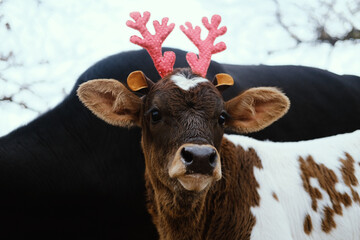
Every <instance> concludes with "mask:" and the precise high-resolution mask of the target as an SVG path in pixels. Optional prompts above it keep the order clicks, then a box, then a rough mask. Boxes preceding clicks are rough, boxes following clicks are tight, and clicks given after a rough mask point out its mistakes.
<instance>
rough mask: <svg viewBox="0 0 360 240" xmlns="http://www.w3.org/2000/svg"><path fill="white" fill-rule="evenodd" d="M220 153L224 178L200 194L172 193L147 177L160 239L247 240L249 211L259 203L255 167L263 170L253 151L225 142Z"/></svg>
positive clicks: (252, 217)
mask: <svg viewBox="0 0 360 240" xmlns="http://www.w3.org/2000/svg"><path fill="white" fill-rule="evenodd" d="M220 154H221V159H222V169H223V178H222V179H221V180H220V181H219V182H216V183H214V185H213V186H212V187H211V188H210V189H207V190H206V191H204V192H201V193H191V192H186V191H179V192H171V191H169V189H165V188H163V187H162V188H161V187H160V186H159V185H156V184H155V185H154V184H151V183H150V182H151V180H150V179H149V178H146V180H147V190H148V192H147V194H148V201H149V204H148V207H149V212H150V213H151V215H152V216H153V220H154V223H155V224H156V226H157V228H158V230H159V234H160V238H161V239H250V234H251V229H252V228H253V226H254V225H255V218H254V216H253V215H252V214H251V211H250V208H251V207H255V206H259V203H260V196H259V194H258V192H257V188H258V187H259V184H258V183H257V181H256V179H255V176H254V168H255V167H256V168H262V164H261V161H260V159H259V157H258V156H257V155H256V152H255V151H254V149H249V150H248V151H245V150H244V149H242V148H240V147H235V146H234V145H233V144H232V143H231V142H229V141H227V140H225V139H223V142H222V145H221V153H220ZM239 159H241V161H239ZM235 172H236V173H237V174H234V173H235ZM154 186H157V188H158V189H154ZM185 229H186V230H185Z"/></svg>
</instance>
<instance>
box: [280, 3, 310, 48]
mask: <svg viewBox="0 0 360 240" xmlns="http://www.w3.org/2000/svg"><path fill="white" fill-rule="evenodd" d="M273 2H274V3H275V5H276V12H275V16H276V19H277V21H278V23H279V24H280V26H281V27H282V28H283V29H284V30H285V31H286V32H287V33H288V34H289V35H290V37H291V38H293V39H294V40H295V41H296V45H299V44H300V43H302V42H303V41H302V40H301V39H300V38H299V37H298V36H297V35H296V34H295V33H293V32H292V31H291V30H290V27H289V26H287V25H286V24H285V23H284V22H283V20H282V18H283V17H282V14H281V9H280V4H279V2H278V1H277V0H273Z"/></svg>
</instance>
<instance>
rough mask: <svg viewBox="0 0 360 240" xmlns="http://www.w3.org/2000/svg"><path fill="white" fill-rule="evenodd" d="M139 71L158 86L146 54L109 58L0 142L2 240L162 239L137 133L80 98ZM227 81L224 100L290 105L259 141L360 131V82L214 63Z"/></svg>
mask: <svg viewBox="0 0 360 240" xmlns="http://www.w3.org/2000/svg"><path fill="white" fill-rule="evenodd" d="M165 50H169V49H165ZM170 50H173V51H175V53H176V57H177V60H176V63H175V67H187V63H186V61H185V52H183V51H181V50H176V49H175V50H174V49H170ZM135 70H141V71H143V72H144V73H145V74H146V75H147V76H148V77H149V78H151V79H152V80H154V81H156V80H157V79H160V76H159V75H158V73H157V71H156V69H155V68H154V67H153V63H152V60H151V59H150V57H149V56H148V54H147V52H145V51H144V50H140V51H131V52H124V53H119V54H116V55H113V56H110V57H108V58H106V59H104V60H102V61H100V62H98V63H96V64H95V65H94V66H92V67H90V68H89V69H88V70H87V71H85V72H84V73H83V74H82V75H81V76H80V78H79V79H78V81H77V82H76V84H75V86H74V89H73V90H72V92H71V93H70V94H69V96H68V97H66V98H65V99H64V101H63V102H62V103H60V104H59V105H58V106H56V107H55V108H54V109H53V110H51V111H49V112H47V113H45V114H44V115H42V116H40V117H39V118H37V119H35V120H34V121H32V122H30V123H29V124H28V125H26V126H24V127H21V128H19V129H17V130H15V131H13V132H12V133H10V134H8V135H7V136H4V137H2V138H0V219H1V223H0V239H19V238H20V239H21V238H22V239H25V238H29V237H37V238H46V239H68V238H75V239H156V238H157V233H156V230H155V228H154V227H153V225H152V223H151V219H150V217H149V215H148V214H147V212H146V208H145V197H144V190H145V187H144V178H143V172H144V162H143V156H142V153H141V149H140V144H139V141H140V130H139V129H130V130H129V129H120V128H118V127H112V126H110V125H108V124H106V123H105V122H103V121H102V120H100V119H98V118H97V117H95V116H94V115H93V114H92V113H91V112H90V111H89V110H88V109H87V108H85V107H84V106H83V105H82V104H81V103H80V102H79V100H78V98H77V96H76V89H77V87H78V86H79V84H81V83H83V82H85V81H88V80H91V79H96V78H115V79H118V80H120V81H122V82H125V81H126V78H127V76H128V74H129V73H131V72H132V71H135ZM222 72H223V73H228V74H230V75H232V76H233V78H234V79H235V82H236V83H235V86H233V87H231V88H229V89H228V90H226V91H225V92H224V97H225V99H229V98H231V97H233V96H235V95H237V94H238V93H239V92H240V91H242V90H244V89H246V88H249V87H254V86H277V87H280V88H281V89H283V91H284V92H285V93H286V95H287V96H288V97H289V98H290V100H291V104H292V105H291V108H290V111H289V113H288V114H287V115H286V116H285V117H283V118H282V119H281V120H279V121H278V122H277V123H275V124H273V125H272V126H271V127H268V128H267V129H265V130H263V131H261V132H259V133H256V134H252V136H253V137H255V138H258V139H271V140H276V141H296V140H303V139H311V138H317V137H323V136H328V135H333V134H337V133H345V132H350V131H353V130H355V129H360V78H359V77H356V76H350V75H342V76H339V75H336V74H333V73H330V72H327V71H324V70H320V69H315V68H309V67H300V66H264V65H260V66H238V65H228V64H219V63H216V62H212V63H211V65H210V68H209V71H208V75H207V77H208V78H209V79H212V78H213V76H214V75H215V74H217V73H222ZM5 235H8V236H7V237H8V238H5Z"/></svg>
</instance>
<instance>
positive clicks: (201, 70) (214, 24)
mask: <svg viewBox="0 0 360 240" xmlns="http://www.w3.org/2000/svg"><path fill="white" fill-rule="evenodd" d="M220 22H221V17H220V16H219V15H214V16H212V18H211V24H210V23H209V21H208V19H207V17H203V19H202V23H203V24H204V26H205V27H206V28H207V29H208V30H209V34H208V36H207V38H206V39H205V40H201V39H200V33H201V29H200V27H198V26H196V27H195V29H194V28H193V27H192V25H191V23H189V22H186V23H185V25H186V26H187V27H188V29H186V28H185V27H184V26H183V25H181V26H180V29H181V31H183V32H184V33H185V35H186V36H187V37H188V38H189V39H190V40H191V41H192V42H193V43H194V44H195V46H196V47H197V48H198V49H199V58H198V57H197V56H196V54H195V53H188V54H187V55H186V60H187V61H188V63H189V65H190V67H191V69H192V71H193V72H194V73H196V74H199V75H200V76H202V77H205V76H206V72H207V69H208V68H209V65H210V61H211V55H212V54H215V53H218V52H221V51H224V50H225V49H226V45H225V43H224V42H220V43H217V44H216V45H213V44H214V42H215V39H216V38H217V37H218V36H221V35H224V34H225V33H226V30H227V29H226V27H225V26H224V27H221V28H219V29H218V27H219V25H220Z"/></svg>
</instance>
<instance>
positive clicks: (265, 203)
mask: <svg viewBox="0 0 360 240" xmlns="http://www.w3.org/2000/svg"><path fill="white" fill-rule="evenodd" d="M231 81H232V79H231V77H230V76H229V75H227V74H220V75H217V76H216V78H215V83H216V86H215V85H214V84H213V83H211V82H210V81H208V80H206V79H204V78H202V77H200V76H198V75H195V74H193V72H192V71H191V70H188V69H178V70H175V71H174V72H173V73H172V74H170V75H167V76H166V77H164V78H163V79H162V80H160V81H158V82H157V83H155V84H154V83H153V82H151V80H149V79H148V78H147V77H146V76H145V75H144V74H143V73H142V72H134V73H132V74H130V75H129V78H128V85H129V87H130V88H131V89H133V90H136V89H141V90H142V91H143V90H144V89H147V93H146V95H145V96H144V97H142V98H139V97H137V96H136V95H135V94H133V93H131V92H130V91H129V90H128V89H127V88H126V87H125V86H124V85H122V84H121V83H119V82H118V81H115V80H106V79H100V80H93V81H89V82H87V83H84V84H82V85H81V86H80V88H79V90H78V95H79V97H80V99H81V101H82V102H83V103H84V104H85V105H86V106H87V107H88V108H89V109H90V110H91V111H92V112H93V113H94V114H96V115H97V116H98V117H100V118H101V119H103V120H105V121H106V122H108V123H110V124H112V125H117V126H122V127H131V126H135V125H136V126H140V127H141V128H142V140H141V145H142V149H143V152H144V156H145V165H146V170H145V180H146V186H147V197H148V210H149V212H150V214H151V215H152V218H153V222H154V223H155V225H156V227H157V230H158V232H159V235H160V238H161V239H277V240H278V239H358V238H359V236H360V197H359V193H360V187H359V183H358V181H359V180H358V179H360V131H357V132H354V133H351V134H345V135H339V136H335V137H328V138H323V139H319V140H311V141H305V142H297V143H295V142H294V143H273V142H261V141H258V140H254V139H251V138H248V137H244V136H238V135H224V136H223V133H224V129H231V130H232V131H236V132H237V133H248V132H254V131H258V130H260V129H263V128H265V127H266V126H268V125H270V124H271V123H272V122H274V121H276V120H277V119H279V118H280V117H281V116H283V115H284V114H285V113H286V111H287V110H288V107H289V100H288V99H287V97H286V96H285V95H284V94H283V93H281V92H280V91H279V90H278V89H276V88H271V87H269V88H265V87H263V88H251V89H249V90H246V91H244V92H243V93H242V94H240V95H239V96H237V97H235V98H233V99H231V100H229V101H227V102H224V101H223V99H222V97H221V94H220V92H219V90H218V89H220V88H223V87H224V86H226V85H231ZM217 88H218V89H217Z"/></svg>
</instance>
